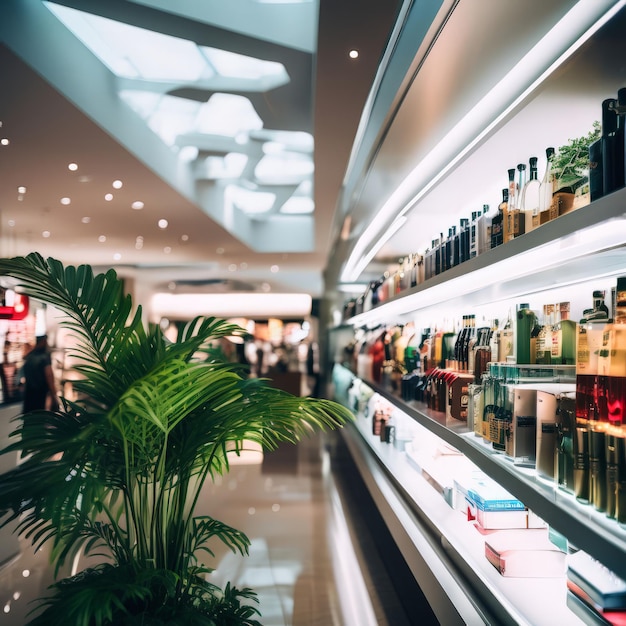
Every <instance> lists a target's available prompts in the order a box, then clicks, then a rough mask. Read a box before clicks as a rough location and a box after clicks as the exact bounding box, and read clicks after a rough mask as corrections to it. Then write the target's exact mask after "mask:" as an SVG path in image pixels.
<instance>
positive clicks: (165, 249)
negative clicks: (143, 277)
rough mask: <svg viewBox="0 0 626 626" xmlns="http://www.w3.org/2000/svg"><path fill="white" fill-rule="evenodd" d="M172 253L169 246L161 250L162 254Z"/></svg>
mask: <svg viewBox="0 0 626 626" xmlns="http://www.w3.org/2000/svg"><path fill="white" fill-rule="evenodd" d="M171 251H172V248H170V246H165V248H163V252H165V254H169V253H170V252H171Z"/></svg>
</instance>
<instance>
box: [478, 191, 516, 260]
mask: <svg viewBox="0 0 626 626" xmlns="http://www.w3.org/2000/svg"><path fill="white" fill-rule="evenodd" d="M507 193H508V191H507ZM488 213H489V205H488V204H483V210H482V213H481V214H480V215H479V216H478V222H477V224H476V237H477V244H476V254H477V255H478V254H483V253H485V252H487V250H489V249H490V248H492V247H493V246H492V245H491V216H490V215H488Z"/></svg>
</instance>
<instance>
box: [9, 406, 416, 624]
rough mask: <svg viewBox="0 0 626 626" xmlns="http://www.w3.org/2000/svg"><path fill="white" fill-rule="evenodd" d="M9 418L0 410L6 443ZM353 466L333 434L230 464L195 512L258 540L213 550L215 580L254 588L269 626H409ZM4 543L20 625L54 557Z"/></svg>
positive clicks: (13, 620) (12, 613)
mask: <svg viewBox="0 0 626 626" xmlns="http://www.w3.org/2000/svg"><path fill="white" fill-rule="evenodd" d="M10 411H11V409H10V408H8V409H7V408H6V407H5V408H4V409H1V410H0V424H1V428H2V429H3V430H4V431H5V432H0V441H1V442H2V443H4V442H5V441H6V439H4V436H5V435H6V429H7V420H8V413H10ZM7 462H10V460H8V459H5V460H4V463H5V466H6V463H7ZM0 469H1V467H0ZM348 469H349V460H348V459H347V457H346V455H345V450H343V448H342V446H341V445H340V438H339V437H338V436H337V435H336V434H335V433H332V434H330V435H321V436H314V437H312V438H311V439H309V440H306V441H304V442H301V443H300V444H299V445H298V446H284V447H281V448H280V449H279V450H277V451H275V452H272V453H269V454H266V455H265V457H264V460H263V463H261V464H256V465H239V466H232V468H231V471H230V473H229V474H228V475H226V476H225V477H223V478H222V479H221V480H219V481H218V482H217V483H215V484H210V485H207V486H206V488H205V495H204V498H203V500H202V502H201V504H200V508H199V510H198V513H199V514H209V515H212V516H213V517H216V518H218V519H220V520H222V521H223V522H225V523H227V524H230V525H232V526H234V527H235V528H238V529H240V530H242V531H244V532H245V533H246V534H247V535H248V537H249V538H250V540H251V542H252V545H251V550H250V554H249V556H247V557H238V556H236V555H234V554H233V553H231V552H230V551H228V550H225V549H221V547H220V546H219V545H215V546H212V547H213V548H214V549H215V556H216V558H215V561H214V562H212V563H210V565H212V566H213V567H216V571H215V573H214V574H213V575H212V580H213V582H216V583H218V584H222V583H224V582H225V581H231V583H233V584H235V585H236V586H239V587H242V586H249V587H251V588H253V589H254V590H255V591H256V592H257V594H258V597H259V600H260V604H259V609H260V611H261V614H262V617H261V618H260V621H261V623H262V624H263V625H264V626H317V625H319V626H370V625H374V624H379V625H385V624H392V625H393V626H405V625H406V624H408V623H409V621H408V620H407V618H406V617H405V614H404V611H403V608H402V606H401V604H400V602H399V600H398V598H397V596H396V593H395V590H394V586H393V584H391V583H390V581H389V579H388V577H387V576H386V575H385V573H384V567H382V566H381V562H380V556H379V555H378V553H377V547H376V541H375V539H374V538H373V537H372V535H371V534H370V531H369V530H368V528H367V525H364V519H362V517H361V515H360V514H359V502H360V501H359V500H358V496H356V491H355V490H353V488H352V487H353V485H352V483H351V482H350V481H351V480H353V477H352V478H351V477H350V476H351V475H350V472H349V471H347V470H348ZM0 545H1V546H2V550H3V554H0V561H2V559H3V558H7V554H8V553H11V552H15V553H16V556H15V557H14V558H13V559H12V561H11V562H9V563H7V564H5V565H4V566H3V567H0V611H2V610H3V611H4V612H3V613H2V612H0V624H1V625H2V626H23V624H25V623H26V617H25V615H26V613H27V611H28V606H29V603H30V602H31V601H32V600H34V599H36V598H37V597H40V596H41V595H42V594H44V592H45V588H46V586H47V585H48V584H50V582H51V581H52V574H51V570H50V567H49V566H48V563H47V554H46V553H45V551H44V552H40V553H38V554H33V553H32V548H30V547H29V546H28V545H27V544H22V545H19V546H18V545H17V544H16V541H15V538H14V537H12V536H10V535H9V534H8V533H7V532H6V531H3V534H2V535H0Z"/></svg>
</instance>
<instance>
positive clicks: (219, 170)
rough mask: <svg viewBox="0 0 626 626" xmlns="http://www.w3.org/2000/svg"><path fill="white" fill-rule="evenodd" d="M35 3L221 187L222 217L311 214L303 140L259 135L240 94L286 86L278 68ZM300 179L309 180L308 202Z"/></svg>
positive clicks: (308, 140)
mask: <svg viewBox="0 0 626 626" xmlns="http://www.w3.org/2000/svg"><path fill="white" fill-rule="evenodd" d="M44 4H45V6H46V7H47V8H48V9H49V10H50V11H51V12H52V13H53V14H54V15H55V16H56V17H57V19H59V20H60V21H61V22H62V23H63V25H64V26H65V27H66V28H68V29H69V30H70V31H71V32H72V33H73V34H74V35H75V36H76V37H77V38H78V39H80V40H81V41H82V42H83V44H84V45H85V46H87V47H88V48H89V49H90V50H91V51H92V52H93V53H94V54H95V55H96V56H97V57H98V58H99V59H100V60H101V62H102V63H103V64H104V65H105V66H106V67H108V68H109V70H110V71H111V72H112V73H113V74H114V75H115V77H116V86H117V93H118V96H119V97H120V98H121V99H122V100H123V101H124V102H125V103H126V104H127V105H128V106H129V107H130V108H131V109H132V110H133V111H135V112H136V113H137V114H138V115H139V116H140V117H141V118H142V119H143V120H144V121H145V123H146V124H147V125H148V126H149V128H150V129H151V130H152V131H153V132H154V133H155V134H156V135H158V136H159V137H160V138H161V140H162V141H163V142H164V143H165V144H166V145H167V146H169V147H170V148H171V149H172V150H173V151H175V152H176V153H178V154H179V158H180V159H181V161H188V160H189V155H194V156H193V164H194V170H193V171H194V174H195V175H196V176H197V177H198V178H200V179H203V180H223V181H225V185H224V187H223V190H222V191H223V198H222V199H223V201H224V211H225V212H226V211H228V207H229V206H230V207H233V206H236V207H237V208H239V209H240V210H241V211H243V212H244V213H247V214H249V215H255V217H256V216H258V215H259V214H263V213H268V214H269V213H278V212H279V211H281V212H285V213H287V212H288V213H290V214H306V213H311V212H312V210H313V208H312V207H313V201H312V199H311V198H312V193H311V184H310V182H311V180H312V177H313V137H312V135H310V134H309V133H305V132H296V131H283V130H278V129H276V130H274V129H272V130H269V129H265V128H264V127H263V119H262V118H261V117H260V116H259V114H258V112H257V111H256V110H255V107H254V105H253V100H252V99H250V98H248V97H246V95H245V94H250V96H251V98H253V97H254V96H255V95H259V94H260V95H262V94H264V93H266V92H268V91H271V90H273V89H276V88H278V87H281V86H283V85H286V84H288V83H289V82H290V77H289V75H288V73H287V71H286V69H285V67H284V65H283V64H281V63H278V62H274V61H267V60H264V59H258V58H253V57H249V56H245V55H242V54H236V53H234V52H230V51H226V50H220V49H217V48H212V47H207V46H199V45H197V44H196V43H195V42H194V41H190V40H185V39H181V38H178V37H174V36H172V35H166V34H163V33H160V32H154V31H149V30H146V29H143V28H140V27H138V26H132V25H129V24H124V23H121V22H116V21H115V20H112V19H109V18H105V17H101V16H98V15H92V14H90V13H85V12H82V11H79V10H77V9H71V8H68V7H65V6H61V5H58V4H54V3H49V2H44ZM185 90H193V91H192V92H189V91H188V92H187V93H191V94H192V95H190V96H188V97H185V95H184V94H185V93H186V92H185ZM203 93H206V98H207V99H206V101H202V99H201V94H203ZM193 149H195V152H192V150H193ZM181 150H184V152H181ZM236 154H239V155H240V157H239V158H235V157H234V155H236ZM182 155H186V156H185V157H184V158H183V156H182ZM190 162H191V161H190ZM239 176H245V177H247V178H246V179H244V180H242V181H241V182H242V184H243V187H241V186H234V187H233V183H234V182H235V181H236V180H237V177H239ZM303 181H308V182H309V185H308V187H306V189H307V190H308V197H307V193H305V192H303V189H304V188H303V187H301V184H302V183H303ZM257 185H258V186H264V187H266V188H267V187H269V188H271V187H272V186H275V187H276V194H274V193H272V192H271V191H268V190H267V189H265V190H263V191H261V190H259V191H254V192H248V189H249V188H254V187H255V186H257ZM279 187H280V191H279V190H278V188H279ZM227 189H228V193H227ZM296 189H299V191H298V194H297V196H295V197H292V194H294V193H295V191H296ZM270 209H271V211H270ZM283 209H284V211H283Z"/></svg>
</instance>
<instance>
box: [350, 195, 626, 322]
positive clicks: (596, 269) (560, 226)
mask: <svg viewBox="0 0 626 626" xmlns="http://www.w3.org/2000/svg"><path fill="white" fill-rule="evenodd" d="M624 272H626V189H620V190H619V191H616V192H614V193H612V194H609V195H607V196H605V197H604V198H600V199H599V200H596V201H595V202H593V203H592V204H589V205H587V206H585V207H582V208H580V209H577V210H575V211H572V212H570V213H567V214H565V215H562V216H560V217H559V218H557V219H555V220H552V221H550V222H548V223H547V224H544V225H543V226H541V227H539V228H536V229H535V230H533V231H531V232H529V233H527V234H525V235H522V236H521V237H518V238H516V239H513V240H512V241H509V242H507V243H506V244H503V245H501V246H498V247H497V248H493V249H491V250H488V251H487V252H485V253H484V254H481V255H479V256H476V257H474V258H473V259H470V260H469V261H466V262H465V263H461V264H460V265H457V266H456V267H453V268H451V269H449V270H447V271H446V272H443V273H441V274H438V275H437V276H434V277H432V278H430V279H428V280H427V281H425V282H423V283H421V284H420V285H417V286H416V287H414V288H412V289H408V290H406V291H404V292H402V293H401V294H399V295H397V296H395V297H393V298H391V299H389V300H388V301H386V302H384V303H382V304H379V305H378V306H376V307H374V308H372V309H370V310H369V311H365V312H363V313H360V314H358V315H355V316H354V317H352V318H350V320H349V322H350V323H351V324H352V325H353V326H355V327H363V326H376V325H377V324H379V323H381V322H389V321H390V320H396V319H397V318H398V317H400V316H404V315H408V314H411V313H415V312H420V311H426V310H429V309H437V308H441V305H442V304H445V305H446V306H447V307H453V306H456V305H459V304H462V305H463V306H465V307H471V306H474V305H478V304H480V305H484V304H489V303H491V302H498V301H502V300H507V299H511V298H516V297H522V296H524V295H527V294H529V293H534V292H541V291H545V290H548V289H552V288H556V287H559V286H564V285H574V284H576V283H580V282H583V281H587V280H591V279H594V278H598V277H607V276H616V275H618V274H619V273H624Z"/></svg>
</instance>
